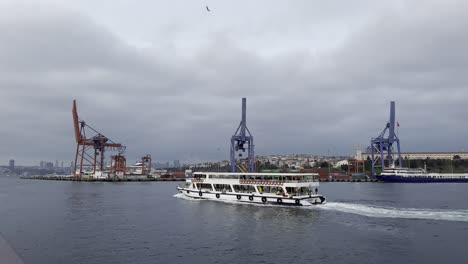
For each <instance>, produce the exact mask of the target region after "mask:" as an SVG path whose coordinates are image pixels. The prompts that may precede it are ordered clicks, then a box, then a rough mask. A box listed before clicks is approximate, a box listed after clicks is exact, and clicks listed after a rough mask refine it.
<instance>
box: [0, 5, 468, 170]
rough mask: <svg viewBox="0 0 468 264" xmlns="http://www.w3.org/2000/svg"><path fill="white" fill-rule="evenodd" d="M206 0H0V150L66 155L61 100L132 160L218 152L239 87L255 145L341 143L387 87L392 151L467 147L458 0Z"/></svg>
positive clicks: (369, 131) (466, 80)
mask: <svg viewBox="0 0 468 264" xmlns="http://www.w3.org/2000/svg"><path fill="white" fill-rule="evenodd" d="M109 5H112V8H108V7H109ZM182 6H183V8H181V7H182ZM209 6H210V12H207V11H206V9H205V5H204V4H203V3H199V2H196V1H194V2H190V3H186V2H185V1H184V2H182V1H173V2H171V3H167V2H166V1H139V4H138V5H135V4H134V2H133V1H118V2H115V1H112V2H109V1H104V2H100V3H95V1H79V2H77V1H68V0H65V1H54V0H45V1H10V0H7V1H2V3H0V33H2V34H0V41H1V43H3V44H2V47H0V56H1V58H2V59H1V60H0V71H1V72H2V78H0V87H2V88H1V89H0V110H1V111H0V120H1V121H2V126H1V127H0V135H1V137H0V145H1V146H2V151H1V153H0V160H3V161H5V162H6V161H8V160H9V159H10V158H12V157H13V158H14V159H15V160H16V162H17V164H37V163H38V162H39V161H40V160H41V159H43V160H51V161H53V162H55V160H57V159H58V160H64V161H67V160H69V161H71V160H73V155H74V151H75V144H74V136H73V127H72V120H71V118H72V117H71V104H72V100H73V99H76V100H77V103H78V104H79V112H80V113H79V114H80V118H83V119H84V120H86V121H87V122H88V124H90V125H91V126H93V127H96V128H98V129H99V131H102V132H103V133H104V134H105V135H106V136H108V137H110V138H112V140H114V141H116V142H122V143H123V144H124V145H126V146H127V152H126V156H127V157H128V158H129V160H134V159H138V158H139V157H141V156H143V155H145V154H147V153H150V154H151V155H152V156H153V157H154V159H155V160H159V161H173V160H176V159H178V160H181V161H184V162H197V161H206V160H223V159H227V158H228V157H229V139H230V137H231V135H232V134H234V132H235V128H236V127H237V126H238V124H239V121H240V119H241V98H242V97H246V98H247V125H248V127H249V129H250V131H251V132H252V134H253V137H254V144H255V152H256V154H258V155H268V154H271V153H283V154H291V153H310V154H327V153H328V152H329V150H330V151H332V150H333V151H332V152H334V153H336V154H338V153H340V154H352V153H353V152H354V149H355V147H356V146H357V145H362V146H363V147H365V146H367V145H368V144H369V142H370V139H371V138H372V137H376V136H378V134H379V133H380V132H381V131H382V129H383V128H384V126H385V124H386V122H387V121H388V115H389V113H388V112H389V102H390V101H392V100H394V101H395V102H396V120H397V121H398V123H399V124H400V127H399V132H398V133H399V137H400V139H401V144H402V151H403V152H405V151H460V150H462V149H468V145H467V144H468V143H466V142H465V141H464V140H463V139H464V137H465V135H466V134H467V132H468V124H466V122H465V120H466V117H467V114H466V111H465V104H466V100H467V99H468V91H467V90H466V87H467V86H468V77H467V76H466V74H465V69H466V67H467V66H468V57H467V55H466V54H465V52H463V51H464V49H465V48H464V47H466V45H467V44H468V23H467V22H468V21H467V20H468V16H466V14H467V12H468V11H467V10H468V3H466V2H465V1H456V0H453V1H452V0H450V1H444V2H440V1H425V2H423V3H422V2H420V1H379V2H375V1H370V0H368V1H364V0H361V1H353V3H343V2H342V1H328V2H326V3H324V2H323V1H295V2H294V3H290V2H288V3H285V2H283V1H256V2H254V3H249V7H248V8H245V6H244V5H243V4H240V3H238V2H235V1H217V2H216V3H210V4H209ZM168 10H170V12H168ZM440 21H443V22H444V23H440ZM455 28H456V29H457V30H454V29H455ZM110 154H111V153H110V152H108V153H107V155H108V156H107V157H109V155H110Z"/></svg>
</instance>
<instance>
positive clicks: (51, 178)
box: [20, 176, 185, 182]
mask: <svg viewBox="0 0 468 264" xmlns="http://www.w3.org/2000/svg"><path fill="white" fill-rule="evenodd" d="M20 178H21V179H27V180H46V181H78V182H154V181H163V182H167V181H185V178H143V177H127V178H102V179H96V178H85V177H82V178H74V177H70V176H23V177H20Z"/></svg>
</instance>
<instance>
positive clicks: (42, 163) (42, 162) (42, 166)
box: [40, 160, 44, 169]
mask: <svg viewBox="0 0 468 264" xmlns="http://www.w3.org/2000/svg"><path fill="white" fill-rule="evenodd" d="M40 166H41V169H43V168H44V161H42V160H41V163H40Z"/></svg>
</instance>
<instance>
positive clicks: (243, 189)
mask: <svg viewBox="0 0 468 264" xmlns="http://www.w3.org/2000/svg"><path fill="white" fill-rule="evenodd" d="M233 187H234V191H235V192H239V193H253V192H255V188H254V187H253V186H252V185H233Z"/></svg>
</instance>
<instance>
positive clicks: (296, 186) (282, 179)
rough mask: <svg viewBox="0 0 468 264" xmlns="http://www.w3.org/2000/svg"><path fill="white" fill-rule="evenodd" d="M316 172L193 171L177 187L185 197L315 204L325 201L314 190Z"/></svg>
mask: <svg viewBox="0 0 468 264" xmlns="http://www.w3.org/2000/svg"><path fill="white" fill-rule="evenodd" d="M317 177H318V174H316V173H240V172H239V173H237V172H236V173H227V172H226V173H216V172H195V173H193V177H192V178H188V179H187V180H186V183H185V186H178V187H177V190H179V192H181V193H183V194H185V195H186V196H188V197H192V198H200V199H213V200H227V201H240V202H247V203H261V204H283V205H316V204H323V203H325V197H324V196H322V195H320V194H319V193H318V186H319V182H318V179H317Z"/></svg>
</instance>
